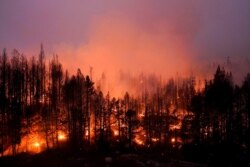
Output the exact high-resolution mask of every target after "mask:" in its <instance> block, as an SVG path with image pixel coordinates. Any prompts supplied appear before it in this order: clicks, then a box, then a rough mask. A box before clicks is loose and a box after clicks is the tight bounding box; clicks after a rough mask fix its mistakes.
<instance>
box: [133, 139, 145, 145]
mask: <svg viewBox="0 0 250 167" xmlns="http://www.w3.org/2000/svg"><path fill="white" fill-rule="evenodd" d="M135 143H136V144H138V145H143V144H144V142H143V141H142V140H140V139H138V138H135Z"/></svg>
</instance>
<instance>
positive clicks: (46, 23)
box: [0, 0, 250, 96]
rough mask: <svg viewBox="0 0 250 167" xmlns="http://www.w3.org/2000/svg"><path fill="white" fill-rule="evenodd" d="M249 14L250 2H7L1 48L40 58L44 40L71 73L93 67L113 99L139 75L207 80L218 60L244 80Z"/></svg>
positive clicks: (3, 10) (249, 53)
mask: <svg viewBox="0 0 250 167" xmlns="http://www.w3.org/2000/svg"><path fill="white" fill-rule="evenodd" d="M9 9H11V10H9ZM11 11H16V12H17V14H16V13H15V14H14V13H13V12H12V13H11ZM41 13H44V14H43V15H41ZM249 18H250V1H249V0H241V1H235V0H210V1H200V0H188V1H185V0H184V1H180V0H155V1H152V0H136V1H135V0H126V1H117V0H105V1H103V0H102V1H100V0H92V1H85V0H81V1H80V0H76V1H74V2H71V1H65V2H63V3H62V2H56V1H53V2H51V1H49V0H44V1H41V2H35V1H32V0H27V2H22V3H21V2H14V1H6V2H3V3H2V4H1V10H0V19H1V20H2V23H3V24H2V26H1V27H0V36H1V38H0V48H3V47H7V48H8V49H11V48H13V47H17V49H18V50H19V49H20V50H21V51H22V52H24V53H26V54H27V53H28V54H30V53H32V54H31V55H35V54H36V53H37V50H38V48H39V43H40V42H41V41H42V42H43V43H44V47H45V50H46V53H47V54H46V55H47V56H48V57H50V55H52V54H51V53H56V54H58V55H59V58H60V60H61V62H62V63H63V65H64V67H65V68H66V69H69V71H70V74H74V73H75V72H76V70H77V68H80V69H82V72H83V73H84V74H89V73H90V68H91V67H92V68H93V73H92V77H93V79H94V81H95V82H96V84H97V85H101V87H102V89H103V90H104V91H105V92H107V91H110V92H113V94H114V95H115V96H120V95H121V94H122V93H124V92H125V91H129V92H132V91H134V92H136V90H135V89H134V84H132V83H131V82H135V80H136V79H135V78H138V77H139V76H150V75H151V76H152V75H154V76H155V77H154V78H158V80H162V81H164V80H167V79H168V78H170V77H175V76H177V75H178V76H183V77H187V76H190V75H193V76H197V77H198V78H199V79H201V80H202V79H204V78H206V79H209V78H211V77H212V75H213V73H214V71H215V69H216V67H217V65H218V64H220V65H222V66H224V67H225V68H226V69H228V70H230V71H232V72H233V76H234V79H235V81H236V83H237V84H241V82H242V79H243V78H244V76H245V74H246V73H247V72H249V71H250V69H249V66H248V64H249V57H250V47H249V43H250V22H249ZM17 25H18V26H17ZM34 45H35V46H34ZM228 60H230V61H228ZM229 62H230V63H229ZM128 85H130V86H128Z"/></svg>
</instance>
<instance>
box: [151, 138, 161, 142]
mask: <svg viewBox="0 0 250 167" xmlns="http://www.w3.org/2000/svg"><path fill="white" fill-rule="evenodd" d="M151 140H152V142H157V141H159V139H158V138H152V139H151Z"/></svg>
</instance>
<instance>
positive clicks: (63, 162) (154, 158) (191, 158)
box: [0, 148, 250, 167]
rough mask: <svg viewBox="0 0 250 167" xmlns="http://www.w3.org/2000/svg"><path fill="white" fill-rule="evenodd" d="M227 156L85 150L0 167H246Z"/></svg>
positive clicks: (5, 160) (8, 161) (20, 158)
mask: <svg viewBox="0 0 250 167" xmlns="http://www.w3.org/2000/svg"><path fill="white" fill-rule="evenodd" d="M225 151H227V150H225ZM197 153H198V154H197ZM227 153H228V152H227ZM227 153H226V152H221V151H220V150H219V149H218V150H216V152H214V153H209V154H211V155H207V154H206V155H205V154H202V153H199V152H197V150H195V148H186V149H185V150H172V151H171V152H169V151H168V152H162V151H158V149H156V150H142V149H141V150H139V149H137V150H129V151H128V150H126V151H124V150H122V151H121V150H119V151H118V150H113V151H100V150H98V149H93V148H88V149H85V150H84V151H78V152H77V153H76V152H72V151H70V150H68V149H65V148H60V149H53V150H49V151H45V152H42V153H40V154H35V155H32V154H28V153H22V154H19V155H16V156H15V157H1V158H0V167H12V166H13V167H15V166H17V167H33V166H36V167H44V166H53V167H163V166H166V167H206V166H208V167H209V166H246V167H247V166H248V167H249V164H250V157H249V155H237V154H231V155H228V154H227Z"/></svg>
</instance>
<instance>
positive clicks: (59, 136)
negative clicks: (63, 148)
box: [58, 134, 66, 141]
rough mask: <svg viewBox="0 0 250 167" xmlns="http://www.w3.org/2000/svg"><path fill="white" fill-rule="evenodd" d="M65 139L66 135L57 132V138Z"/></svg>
mask: <svg viewBox="0 0 250 167" xmlns="http://www.w3.org/2000/svg"><path fill="white" fill-rule="evenodd" d="M65 139H66V137H65V135H64V134H59V135H58V140H60V141H63V140H65Z"/></svg>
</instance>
